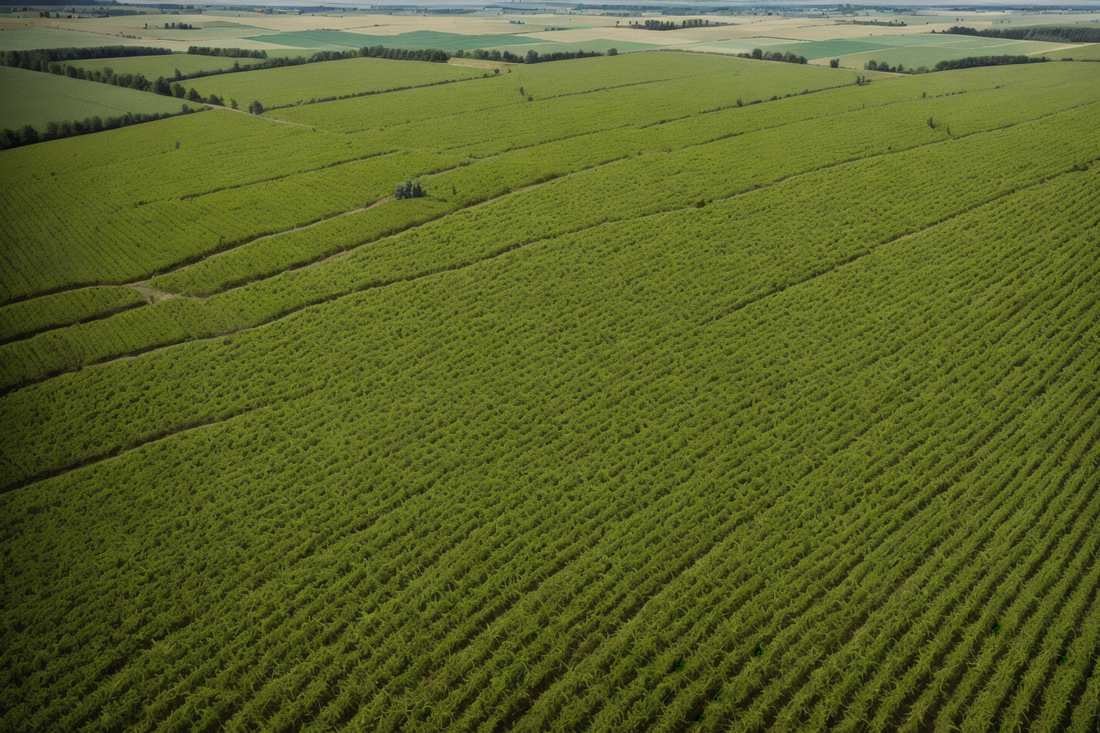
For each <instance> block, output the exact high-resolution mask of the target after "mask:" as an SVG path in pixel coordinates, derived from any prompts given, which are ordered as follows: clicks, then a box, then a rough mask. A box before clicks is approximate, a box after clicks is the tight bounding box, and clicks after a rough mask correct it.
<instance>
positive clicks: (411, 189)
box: [393, 181, 424, 201]
mask: <svg viewBox="0 0 1100 733" xmlns="http://www.w3.org/2000/svg"><path fill="white" fill-rule="evenodd" d="M393 196H394V198H396V199H397V200H398V201H400V200H401V199H418V198H421V197H423V196H424V189H423V188H421V187H420V181H405V182H404V183H399V184H397V190H396V191H394V194H393Z"/></svg>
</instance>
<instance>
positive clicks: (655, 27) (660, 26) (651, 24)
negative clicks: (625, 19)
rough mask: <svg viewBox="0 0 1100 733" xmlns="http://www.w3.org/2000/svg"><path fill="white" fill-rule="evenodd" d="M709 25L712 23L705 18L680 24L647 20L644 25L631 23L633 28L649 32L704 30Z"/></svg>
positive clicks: (689, 19) (671, 21) (688, 20)
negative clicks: (684, 29) (688, 29)
mask: <svg viewBox="0 0 1100 733" xmlns="http://www.w3.org/2000/svg"><path fill="white" fill-rule="evenodd" d="M709 25H710V21H709V20H707V19H705V18H688V19H686V20H681V21H680V22H679V23H677V22H676V21H674V20H647V21H644V23H639V22H638V21H636V20H634V21H631V22H630V26H631V27H632V28H645V29H646V30H647V31H673V30H679V29H681V28H703V27H706V26H709Z"/></svg>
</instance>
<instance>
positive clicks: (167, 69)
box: [69, 53, 259, 79]
mask: <svg viewBox="0 0 1100 733" xmlns="http://www.w3.org/2000/svg"><path fill="white" fill-rule="evenodd" d="M234 63H239V64H240V65H241V66H247V65H248V64H255V63H259V61H258V60H257V59H235V58H227V57H224V56H196V55H194V54H186V53H174V54H172V55H170V56H135V57H132V58H120V59H96V60H89V61H70V62H69V65H70V66H76V67H77V68H81V69H86V70H88V71H103V70H104V69H106V68H108V67H109V68H111V69H113V70H114V71H115V73H116V74H144V75H145V77H146V78H147V79H156V78H157V77H158V76H163V77H165V78H166V79H169V78H171V77H173V76H174V75H175V73H176V71H179V72H180V73H181V74H183V75H184V76H187V75H188V74H195V73H198V72H201V71H223V70H227V69H232V68H233V64H234Z"/></svg>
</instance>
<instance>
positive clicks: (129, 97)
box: [0, 66, 180, 130]
mask: <svg viewBox="0 0 1100 733" xmlns="http://www.w3.org/2000/svg"><path fill="white" fill-rule="evenodd" d="M0 93H2V94H3V102H4V103H3V104H2V105H0V128H8V129H12V130H17V129H19V128H21V127H22V126H23V125H31V126H32V127H35V128H37V129H40V130H41V129H44V128H45V126H46V124H47V123H49V122H65V121H72V120H83V119H84V118H86V117H97V116H98V117H101V118H103V119H106V118H108V117H118V116H121V115H124V114H126V113H127V112H131V113H134V114H137V113H142V114H165V113H175V112H179V111H180V102H179V100H178V99H171V98H168V97H159V96H157V95H155V94H148V93H146V92H139V91H135V90H133V89H124V88H122V87H115V86H110V85H108V84H96V83H95V82H91V81H82V80H80V79H70V78H68V77H65V76H56V75H54V74H44V73H41V72H37V71H27V70H25V69H14V68H11V67H7V66H3V67H0Z"/></svg>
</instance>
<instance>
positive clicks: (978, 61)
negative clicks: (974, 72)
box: [932, 56, 1050, 71]
mask: <svg viewBox="0 0 1100 733" xmlns="http://www.w3.org/2000/svg"><path fill="white" fill-rule="evenodd" d="M1044 61H1050V59H1048V58H1047V57H1046V56H1040V57H1038V58H1036V57H1034V56H967V57H966V58H964V59H949V60H947V61H939V62H937V63H936V65H935V66H934V67H933V69H932V70H933V71H950V70H952V69H972V68H974V67H976V66H1008V65H1010V64H1041V63H1043V62H1044Z"/></svg>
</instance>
